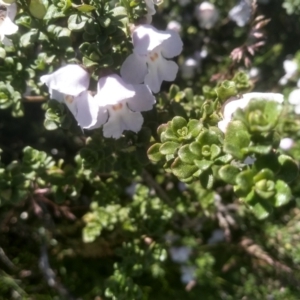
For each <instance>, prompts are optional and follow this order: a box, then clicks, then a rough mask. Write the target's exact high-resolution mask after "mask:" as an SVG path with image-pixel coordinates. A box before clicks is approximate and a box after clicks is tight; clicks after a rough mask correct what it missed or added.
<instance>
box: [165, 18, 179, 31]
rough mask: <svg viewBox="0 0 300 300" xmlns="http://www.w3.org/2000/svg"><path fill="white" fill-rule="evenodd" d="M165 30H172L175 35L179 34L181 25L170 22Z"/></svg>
mask: <svg viewBox="0 0 300 300" xmlns="http://www.w3.org/2000/svg"><path fill="white" fill-rule="evenodd" d="M167 30H174V31H176V32H177V33H180V32H181V24H180V23H179V22H177V21H170V22H169V23H168V25H167Z"/></svg>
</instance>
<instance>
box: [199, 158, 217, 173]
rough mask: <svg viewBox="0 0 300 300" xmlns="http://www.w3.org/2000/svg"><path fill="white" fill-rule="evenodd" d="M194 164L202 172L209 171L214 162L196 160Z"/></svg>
mask: <svg viewBox="0 0 300 300" xmlns="http://www.w3.org/2000/svg"><path fill="white" fill-rule="evenodd" d="M194 162H195V165H196V166H197V167H198V168H199V170H200V171H201V172H203V171H206V170H208V169H209V168H210V167H211V165H212V164H213V161H210V160H205V159H203V160H195V161H194Z"/></svg>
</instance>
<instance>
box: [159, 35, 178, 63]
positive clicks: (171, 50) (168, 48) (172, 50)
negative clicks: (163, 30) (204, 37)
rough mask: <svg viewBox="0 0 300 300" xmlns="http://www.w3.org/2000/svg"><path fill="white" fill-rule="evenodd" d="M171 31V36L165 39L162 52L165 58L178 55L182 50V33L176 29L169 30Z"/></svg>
mask: <svg viewBox="0 0 300 300" xmlns="http://www.w3.org/2000/svg"><path fill="white" fill-rule="evenodd" d="M167 32H169V33H170V35H171V36H170V38H169V39H167V40H165V41H163V43H162V46H161V53H162V55H163V56H164V57H165V58H172V57H175V56H178V55H179V54H180V53H181V52H182V48H183V42H182V40H181V38H180V35H179V34H178V33H177V32H176V31H174V30H167Z"/></svg>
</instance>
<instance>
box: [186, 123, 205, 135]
mask: <svg viewBox="0 0 300 300" xmlns="http://www.w3.org/2000/svg"><path fill="white" fill-rule="evenodd" d="M187 128H188V129H189V133H191V135H192V137H194V138H195V137H197V136H198V135H199V133H200V132H201V130H202V128H203V124H202V123H201V122H200V121H198V120H195V119H191V120H189V122H188V124H187Z"/></svg>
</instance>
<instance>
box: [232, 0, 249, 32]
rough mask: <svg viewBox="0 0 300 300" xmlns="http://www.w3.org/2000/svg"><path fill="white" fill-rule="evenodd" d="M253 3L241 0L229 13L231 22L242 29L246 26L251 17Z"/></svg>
mask: <svg viewBox="0 0 300 300" xmlns="http://www.w3.org/2000/svg"><path fill="white" fill-rule="evenodd" d="M251 13H252V3H251V1H249V0H241V1H240V3H239V4H237V5H236V6H234V7H233V8H232V9H231V10H230V11H229V13H228V17H229V19H230V20H232V21H234V22H236V24H237V25H238V26H240V27H243V26H245V25H246V24H247V23H248V22H249V20H250V17H251Z"/></svg>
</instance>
